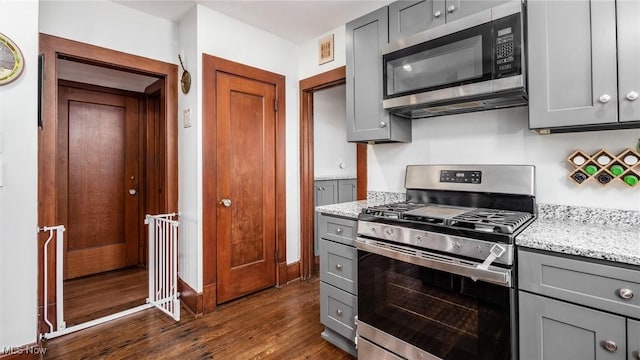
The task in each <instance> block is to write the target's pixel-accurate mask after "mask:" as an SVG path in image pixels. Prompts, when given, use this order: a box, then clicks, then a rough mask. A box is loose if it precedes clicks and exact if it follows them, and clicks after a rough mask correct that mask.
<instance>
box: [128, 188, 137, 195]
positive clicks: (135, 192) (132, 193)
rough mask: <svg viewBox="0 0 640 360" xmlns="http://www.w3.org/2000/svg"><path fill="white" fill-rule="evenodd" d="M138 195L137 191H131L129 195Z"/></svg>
mask: <svg viewBox="0 0 640 360" xmlns="http://www.w3.org/2000/svg"><path fill="white" fill-rule="evenodd" d="M137 193H138V192H137V191H136V189H129V195H135V194H137Z"/></svg>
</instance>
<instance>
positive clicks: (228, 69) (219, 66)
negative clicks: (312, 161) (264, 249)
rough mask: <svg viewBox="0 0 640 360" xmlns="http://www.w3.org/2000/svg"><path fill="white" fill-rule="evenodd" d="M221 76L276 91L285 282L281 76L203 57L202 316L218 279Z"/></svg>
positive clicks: (279, 277)
mask: <svg viewBox="0 0 640 360" xmlns="http://www.w3.org/2000/svg"><path fill="white" fill-rule="evenodd" d="M217 72H224V73H229V74H233V75H236V76H241V77H246V78H250V79H255V80H259V81H263V82H265V83H269V84H273V85H275V87H276V102H277V104H278V105H277V107H278V109H279V110H278V111H277V114H276V145H275V146H276V149H275V151H276V253H277V259H276V263H277V264H276V286H280V285H284V284H286V282H287V279H286V278H287V266H286V265H287V264H286V261H287V253H286V252H287V239H286V216H287V214H286V171H285V166H286V161H285V160H286V148H285V145H286V138H285V136H286V129H285V125H286V124H285V118H286V117H285V109H286V108H285V78H284V76H282V75H280V74H276V73H273V72H269V71H265V70H262V69H258V68H255V67H251V66H247V65H243V64H239V63H236V62H233V61H229V60H226V59H222V58H219V57H216V56H212V55H207V54H202V79H203V84H202V98H203V99H207V101H205V102H204V104H203V106H202V179H203V181H202V184H203V185H202V187H203V189H202V197H203V204H202V218H203V219H205V220H204V221H203V224H202V237H203V238H202V250H203V259H202V262H203V274H202V275H203V285H204V287H203V291H204V300H203V302H204V312H205V313H208V312H211V311H213V310H215V307H216V300H215V287H216V279H217V269H216V267H217V253H216V247H217V239H216V229H217V214H216V213H217V201H216V199H217V194H216V184H215V181H208V180H211V179H215V176H216V166H217V153H216V146H217V141H216V139H217V132H216V122H217V120H216V108H217V104H216V85H215V84H216V73H217Z"/></svg>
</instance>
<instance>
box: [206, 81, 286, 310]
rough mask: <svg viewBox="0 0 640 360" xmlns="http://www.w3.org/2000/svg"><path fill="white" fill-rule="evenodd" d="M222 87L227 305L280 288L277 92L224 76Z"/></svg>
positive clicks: (221, 263)
mask: <svg viewBox="0 0 640 360" xmlns="http://www.w3.org/2000/svg"><path fill="white" fill-rule="evenodd" d="M216 88H217V91H216V98H217V99H216V103H217V110H216V116H217V134H218V135H217V171H216V184H217V194H218V199H217V200H216V201H218V215H217V216H218V226H217V253H218V258H217V284H218V285H217V303H223V302H225V301H228V300H231V299H234V298H237V297H240V296H243V295H246V294H249V293H251V292H254V291H257V290H261V289H264V288H267V287H271V286H274V285H275V280H276V259H275V249H276V201H275V200H276V198H275V196H276V192H275V189H276V177H275V174H276V146H275V145H276V144H275V141H276V139H275V134H276V121H275V119H276V112H275V99H276V95H275V94H276V89H275V86H274V85H273V84H268V83H264V82H261V81H257V80H252V79H248V78H244V77H239V76H235V75H231V74H226V73H222V72H218V73H217V76H216ZM227 200H228V201H227Z"/></svg>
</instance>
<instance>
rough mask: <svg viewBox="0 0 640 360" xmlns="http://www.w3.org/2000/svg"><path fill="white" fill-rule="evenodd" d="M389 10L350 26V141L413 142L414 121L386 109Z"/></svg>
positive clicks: (348, 122)
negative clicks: (384, 82)
mask: <svg viewBox="0 0 640 360" xmlns="http://www.w3.org/2000/svg"><path fill="white" fill-rule="evenodd" d="M388 18H389V14H388V7H386V6H385V7H383V8H380V9H378V10H376V11H374V12H372V13H369V14H367V15H365V16H363V17H360V18H358V19H356V20H353V21H351V22H349V23H348V24H347V25H346V34H345V43H346V48H347V49H346V51H347V53H346V63H347V64H346V65H347V75H346V76H347V78H346V83H347V89H346V91H347V140H348V141H350V142H369V141H379V142H389V141H403V142H408V141H411V122H410V120H407V119H401V118H397V117H395V116H392V115H389V113H388V112H387V111H385V110H384V109H383V108H382V55H381V51H380V50H381V48H382V47H383V46H385V45H386V44H387V43H388V42H389V22H388Z"/></svg>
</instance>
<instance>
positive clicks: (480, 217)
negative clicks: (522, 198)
mask: <svg viewBox="0 0 640 360" xmlns="http://www.w3.org/2000/svg"><path fill="white" fill-rule="evenodd" d="M531 217H532V215H531V214H529V213H526V212H518V211H508V210H496V209H474V210H472V211H469V212H466V213H464V214H460V215H456V216H454V217H453V218H451V220H450V225H451V226H458V227H465V228H471V229H476V230H478V231H484V232H498V233H503V234H513V232H514V231H515V230H517V229H518V228H519V227H520V226H522V224H524V223H526V221H527V220H529V219H530V218H531Z"/></svg>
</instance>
